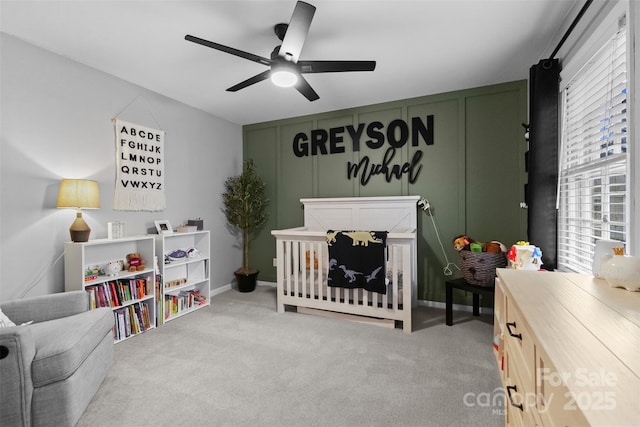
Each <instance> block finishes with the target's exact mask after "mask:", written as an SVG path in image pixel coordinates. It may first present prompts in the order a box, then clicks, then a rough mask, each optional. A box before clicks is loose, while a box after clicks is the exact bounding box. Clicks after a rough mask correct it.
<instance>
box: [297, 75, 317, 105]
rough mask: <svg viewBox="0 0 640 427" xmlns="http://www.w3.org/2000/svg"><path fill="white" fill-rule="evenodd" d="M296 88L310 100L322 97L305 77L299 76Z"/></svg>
mask: <svg viewBox="0 0 640 427" xmlns="http://www.w3.org/2000/svg"><path fill="white" fill-rule="evenodd" d="M296 89H298V92H300V93H301V94H303V95H304V97H305V98H307V99H308V100H309V101H315V100H316V99H320V96H318V94H317V93H316V91H315V90H313V88H312V87H311V85H310V84H309V82H308V81H306V80H305V78H304V77H302V76H298V83H296Z"/></svg>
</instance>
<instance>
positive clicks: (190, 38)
mask: <svg viewBox="0 0 640 427" xmlns="http://www.w3.org/2000/svg"><path fill="white" fill-rule="evenodd" d="M184 39H185V40H188V41H190V42H193V43H197V44H201V45H203V46H207V47H210V48H212V49H216V50H220V51H222V52H226V53H230V54H231V55H235V56H239V57H240V58H244V59H248V60H249V61H254V62H258V63H260V64H263V65H267V66H269V65H271V60H270V59H267V58H264V57H262V56H258V55H254V54H253V53H249V52H245V51H242V50H239V49H235V48H232V47H229V46H225V45H222V44H219V43H214V42H210V41H209V40H205V39H201V38H200V37H195V36H192V35H189V34H187V35H186V36H184Z"/></svg>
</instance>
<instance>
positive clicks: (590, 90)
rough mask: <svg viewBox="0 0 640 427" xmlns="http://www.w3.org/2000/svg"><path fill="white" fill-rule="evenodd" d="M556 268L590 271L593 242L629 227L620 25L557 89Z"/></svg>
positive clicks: (623, 236) (619, 236)
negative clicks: (559, 90) (559, 108)
mask: <svg viewBox="0 0 640 427" xmlns="http://www.w3.org/2000/svg"><path fill="white" fill-rule="evenodd" d="M562 109H563V113H562V137H561V152H560V173H559V183H558V268H559V269H560V270H564V271H575V272H579V273H591V264H592V261H593V253H594V248H595V242H596V241H597V240H599V239H607V240H617V241H620V242H626V241H627V237H628V232H629V228H630V227H629V198H628V189H629V188H630V186H629V173H628V162H629V160H628V155H627V146H628V145H627V137H628V131H629V129H628V121H627V42H626V30H625V29H624V28H622V29H620V30H619V31H618V32H617V33H616V34H615V35H614V36H613V37H612V38H611V39H610V40H609V41H608V42H607V43H606V44H605V45H604V46H603V47H602V48H601V49H600V50H599V51H598V52H597V53H596V54H595V55H594V56H593V57H592V58H591V60H590V61H589V62H588V63H587V64H586V65H585V66H584V67H583V68H582V69H581V70H580V71H579V72H578V73H577V75H576V76H575V77H574V78H573V79H572V80H571V81H570V82H569V83H568V84H567V86H566V87H565V89H564V90H563V91H562Z"/></svg>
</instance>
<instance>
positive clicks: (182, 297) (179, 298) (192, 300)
mask: <svg viewBox="0 0 640 427" xmlns="http://www.w3.org/2000/svg"><path fill="white" fill-rule="evenodd" d="M206 303H207V297H206V296H205V295H202V294H200V291H199V290H197V289H192V290H185V291H180V293H178V294H177V295H165V296H164V318H165V319H168V318H169V317H171V316H175V315H176V314H178V313H180V312H182V311H184V310H189V309H191V308H195V307H197V306H201V305H205V304H206Z"/></svg>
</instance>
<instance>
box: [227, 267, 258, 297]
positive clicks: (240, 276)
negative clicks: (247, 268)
mask: <svg viewBox="0 0 640 427" xmlns="http://www.w3.org/2000/svg"><path fill="white" fill-rule="evenodd" d="M258 273H259V271H257V270H256V271H255V272H251V273H238V272H235V273H233V274H234V275H235V276H236V282H237V284H238V292H253V291H254V290H255V289H256V283H257V282H258Z"/></svg>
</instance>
